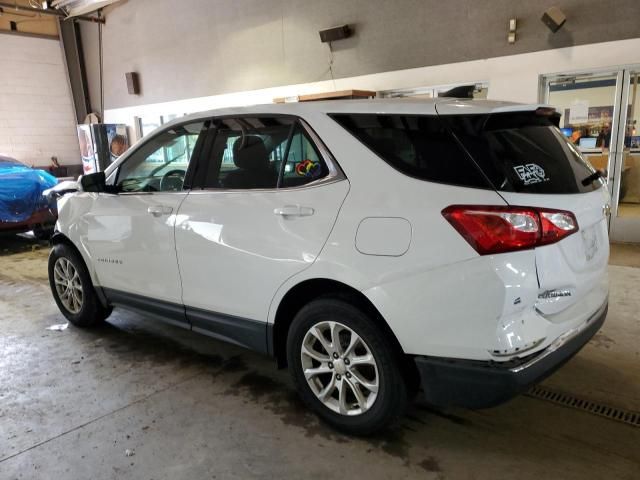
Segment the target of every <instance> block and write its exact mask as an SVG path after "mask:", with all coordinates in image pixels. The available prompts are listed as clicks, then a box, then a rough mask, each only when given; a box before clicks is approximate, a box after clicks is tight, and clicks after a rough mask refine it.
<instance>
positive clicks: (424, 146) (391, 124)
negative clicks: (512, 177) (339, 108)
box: [331, 114, 492, 189]
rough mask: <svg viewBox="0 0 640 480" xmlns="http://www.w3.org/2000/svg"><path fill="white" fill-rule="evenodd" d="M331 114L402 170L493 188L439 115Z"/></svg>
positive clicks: (434, 179)
mask: <svg viewBox="0 0 640 480" xmlns="http://www.w3.org/2000/svg"><path fill="white" fill-rule="evenodd" d="M331 117H332V118H333V119H334V120H336V121H337V122H338V123H339V124H340V125H342V126H343V127H344V128H345V129H346V130H348V131H349V132H350V133H351V134H352V135H354V136H355V137H356V138H357V139H358V140H360V141H361V142H362V143H363V144H364V145H366V146H367V147H368V148H369V149H371V150H373V152H375V153H376V154H377V155H378V156H379V157H380V158H381V159H382V160H384V161H385V162H387V163H388V164H389V165H391V166H392V167H394V168H395V169H397V170H399V171H401V172H402V173H404V174H406V175H409V176H411V177H414V178H418V179H421V180H427V181H431V182H438V183H446V184H450V185H460V186H465V187H473V188H484V189H491V188H492V186H491V184H490V183H489V182H488V180H487V179H486V178H485V177H484V175H483V174H482V172H481V171H480V170H479V168H478V166H477V165H475V163H474V162H473V161H472V160H471V158H470V157H469V156H468V155H467V154H466V152H465V151H464V149H463V148H462V147H461V145H460V144H459V142H457V141H456V139H455V138H454V137H453V135H452V134H451V132H450V131H449V130H448V129H447V128H446V126H445V125H444V124H443V123H442V122H441V121H440V119H439V118H438V116H436V115H386V114H385V115H377V114H334V115H331Z"/></svg>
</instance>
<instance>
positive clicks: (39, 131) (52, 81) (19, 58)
mask: <svg viewBox="0 0 640 480" xmlns="http://www.w3.org/2000/svg"><path fill="white" fill-rule="evenodd" d="M0 59H2V60H1V66H0V153H3V154H5V155H8V156H10V157H14V158H17V159H18V160H21V161H23V162H25V163H27V164H29V165H34V166H48V165H49V164H50V160H51V157H52V156H55V157H58V161H59V162H60V164H62V165H72V164H78V163H80V162H79V159H80V152H79V149H78V139H77V135H76V127H75V123H76V122H75V115H74V111H73V103H72V99H71V92H70V89H69V84H68V81H67V74H66V70H65V66H64V63H63V57H62V49H61V48H60V42H59V41H58V40H56V39H46V38H36V37H25V36H17V35H10V34H1V33H0Z"/></svg>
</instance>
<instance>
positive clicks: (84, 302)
mask: <svg viewBox="0 0 640 480" xmlns="http://www.w3.org/2000/svg"><path fill="white" fill-rule="evenodd" d="M49 285H50V286H51V292H52V293H53V298H54V299H55V301H56V304H57V305H58V308H59V309H60V312H62V314H63V315H64V316H65V317H66V318H67V320H69V321H70V322H71V323H73V324H74V325H76V326H78V327H91V326H94V325H97V324H99V323H102V322H103V321H104V320H105V319H106V318H107V317H108V316H109V314H110V313H111V309H110V308H106V307H104V306H103V305H102V304H101V303H100V300H99V298H98V295H97V294H96V292H95V290H94V288H93V284H92V283H91V277H90V276H89V271H88V270H87V267H86V265H85V264H84V261H83V260H82V258H81V257H80V255H79V254H78V253H77V252H76V251H75V250H74V249H72V248H71V247H70V246H68V245H65V244H64V243H59V244H57V245H54V246H53V248H52V249H51V253H50V254H49Z"/></svg>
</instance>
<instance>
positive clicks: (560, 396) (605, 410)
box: [525, 386, 640, 427]
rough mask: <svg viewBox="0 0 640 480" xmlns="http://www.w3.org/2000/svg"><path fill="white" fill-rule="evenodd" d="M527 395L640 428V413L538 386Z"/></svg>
mask: <svg viewBox="0 0 640 480" xmlns="http://www.w3.org/2000/svg"><path fill="white" fill-rule="evenodd" d="M525 395H527V396H529V397H533V398H539V399H541V400H546V401H548V402H552V403H555V404H558V405H562V406H564V407H569V408H575V409H577V410H584V411H585V412H589V413H592V414H594V415H598V416H600V417H605V418H608V419H609V420H614V421H616V422H622V423H626V424H627V425H631V426H633V427H640V412H632V411H630V410H625V409H623V408H617V407H610V406H608V405H603V404H602V403H597V402H592V401H589V400H584V399H581V398H577V397H574V396H573V395H568V394H566V393H562V392H557V391H554V390H551V389H549V388H546V387H542V386H537V387H533V388H532V389H531V390H529V391H528V392H527V393H526V394H525Z"/></svg>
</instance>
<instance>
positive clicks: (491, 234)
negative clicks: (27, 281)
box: [49, 99, 609, 434]
mask: <svg viewBox="0 0 640 480" xmlns="http://www.w3.org/2000/svg"><path fill="white" fill-rule="evenodd" d="M558 121H559V115H558V114H557V113H556V112H555V111H554V110H553V109H550V108H548V107H544V106H540V105H531V106H529V105H516V104H507V103H499V102H486V101H483V102H480V101H459V100H453V99H442V100H440V99H439V100H437V101H434V102H430V101H406V100H399V101H398V100H393V101H386V100H373V101H365V100H358V101H337V102H317V103H307V104H287V105H267V106H256V107H251V108H234V109H227V110H219V111H212V112H207V113H200V114H195V115H190V116H187V117H183V118H181V119H179V120H175V121H173V122H171V123H169V124H167V125H165V126H163V127H162V128H160V129H158V130H157V131H156V132H155V133H153V134H152V135H150V136H149V137H148V138H145V139H143V140H142V141H141V142H139V143H138V144H137V145H135V146H134V147H133V148H132V149H131V150H130V151H128V152H127V153H126V154H125V155H123V156H122V157H121V158H120V159H119V160H118V161H117V162H116V163H114V164H113V165H111V166H110V167H109V168H108V169H107V170H106V172H104V173H97V174H93V175H88V176H85V177H83V178H82V179H81V180H80V185H79V186H78V188H79V190H80V191H79V192H77V193H74V194H72V195H65V196H63V197H61V198H60V199H59V204H58V211H59V220H58V223H57V233H56V234H55V236H54V237H53V240H52V241H53V249H52V252H51V255H50V259H49V278H50V284H51V289H52V291H53V295H54V297H55V300H56V302H57V304H58V306H59V307H60V310H61V311H62V313H63V314H64V315H65V316H66V317H67V318H68V319H69V321H71V322H72V323H74V324H76V325H78V326H92V325H95V324H98V323H100V322H102V321H103V320H104V319H105V318H106V317H107V316H108V315H109V313H110V312H111V308H112V306H118V307H123V308H128V309H132V310H136V311H139V312H143V313H144V314H145V315H147V316H150V317H153V318H157V319H161V320H165V321H168V322H170V323H172V324H173V325H178V326H180V327H183V328H186V329H190V330H194V331H197V332H200V333H204V334H207V335H211V336H213V337H216V338H219V339H223V340H228V341H230V342H233V343H236V344H239V345H242V346H245V347H248V348H251V349H254V350H257V351H260V352H264V353H265V354H268V355H271V356H273V357H275V358H276V360H277V362H278V364H279V365H280V366H288V367H289V369H290V370H291V374H292V377H293V381H294V383H295V386H296V388H297V389H298V391H299V393H300V395H301V397H302V399H303V400H304V402H305V403H306V404H307V405H308V406H309V407H310V408H311V409H313V410H314V411H315V412H316V413H317V414H318V415H319V416H320V417H321V418H322V419H324V420H325V421H327V422H329V423H330V424H332V425H333V426H335V427H337V428H340V429H342V430H344V431H347V432H351V433H354V434H366V433H370V432H372V431H374V430H376V429H379V428H380V427H382V426H384V425H386V424H388V423H389V422H390V421H392V420H393V419H394V418H396V417H398V416H399V415H400V414H401V413H402V411H403V408H404V407H405V405H406V403H407V401H408V399H409V398H410V397H411V394H413V393H415V392H416V391H417V390H418V388H419V387H420V386H421V387H422V389H423V391H424V395H425V396H426V399H427V401H429V402H430V403H432V404H436V405H459V406H467V407H474V408H477V407H486V406H492V405H496V404H498V403H500V402H503V401H505V400H507V399H509V398H510V397H512V396H514V395H516V394H518V393H519V392H521V391H523V390H525V389H526V388H528V387H529V386H530V385H531V384H533V383H535V382H538V381H540V380H541V379H543V378H544V377H546V376H547V375H549V374H550V373H551V372H552V371H554V370H555V369H556V368H557V367H559V366H560V365H561V364H563V363H564V362H565V361H566V360H568V359H569V358H570V357H571V356H572V355H574V354H575V353H576V352H577V351H578V350H579V349H580V348H581V347H582V346H583V345H584V344H585V343H586V342H587V341H588V340H589V339H590V338H591V337H592V336H593V335H594V334H595V332H596V331H597V330H598V329H599V328H600V326H601V325H602V323H603V321H604V318H605V315H606V311H607V299H608V278H607V260H608V255H609V244H608V238H607V221H608V219H607V213H608V204H609V196H608V193H607V189H606V187H605V186H604V183H603V182H602V180H601V179H600V176H599V172H596V171H595V170H594V169H593V168H592V167H591V166H590V165H589V164H588V163H587V162H585V161H584V159H583V158H582V157H581V155H580V153H579V151H578V150H577V149H576V148H575V147H574V146H573V145H572V144H571V143H570V142H569V141H568V140H567V139H566V138H565V137H564V136H563V135H562V133H561V131H560V130H559V129H558V127H557V125H558Z"/></svg>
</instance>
